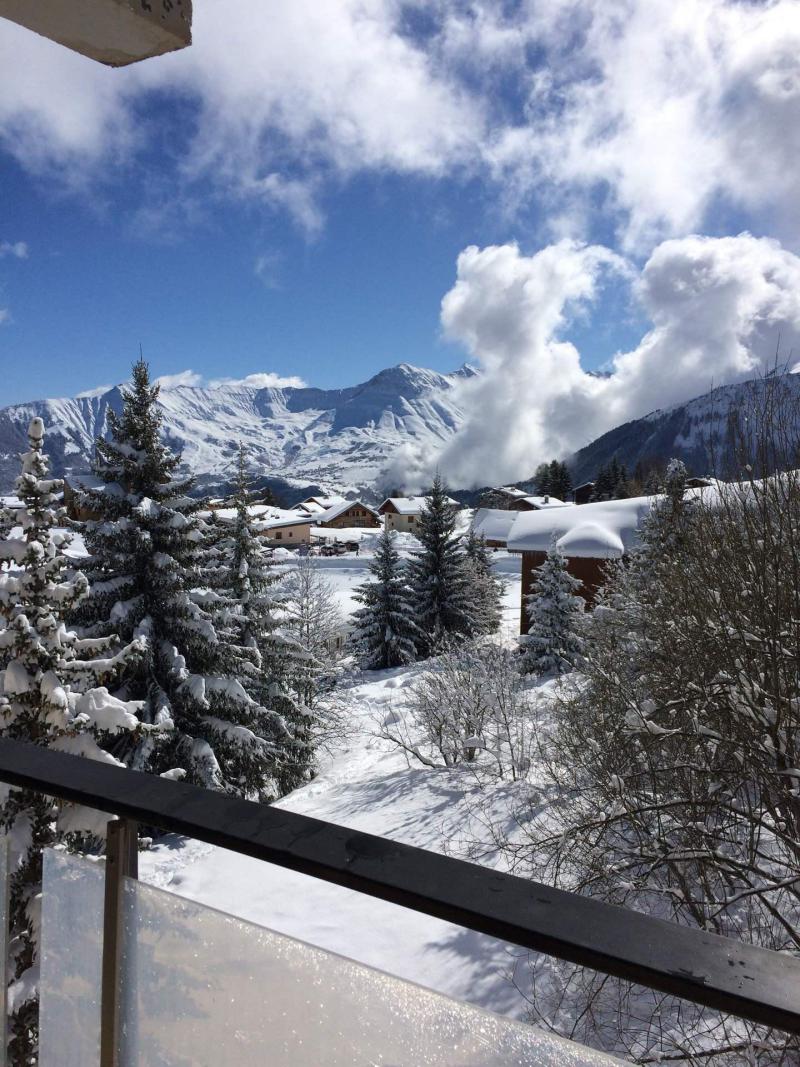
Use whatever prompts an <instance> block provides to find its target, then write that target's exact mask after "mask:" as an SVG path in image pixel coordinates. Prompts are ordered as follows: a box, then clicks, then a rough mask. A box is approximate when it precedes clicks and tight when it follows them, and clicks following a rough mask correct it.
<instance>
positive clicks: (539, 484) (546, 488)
mask: <svg viewBox="0 0 800 1067" xmlns="http://www.w3.org/2000/svg"><path fill="white" fill-rule="evenodd" d="M533 486H534V489H535V490H536V493H537V495H538V496H547V494H548V493H551V492H552V489H551V488H550V464H549V463H540V464H539V466H538V467H537V468H536V472H535V474H534V476H533Z"/></svg>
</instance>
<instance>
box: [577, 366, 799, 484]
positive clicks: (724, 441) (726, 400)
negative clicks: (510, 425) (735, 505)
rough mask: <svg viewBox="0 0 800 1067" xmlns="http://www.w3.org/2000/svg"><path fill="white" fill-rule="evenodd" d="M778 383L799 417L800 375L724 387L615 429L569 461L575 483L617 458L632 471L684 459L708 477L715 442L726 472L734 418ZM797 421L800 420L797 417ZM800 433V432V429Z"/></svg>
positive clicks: (717, 461)
mask: <svg viewBox="0 0 800 1067" xmlns="http://www.w3.org/2000/svg"><path fill="white" fill-rule="evenodd" d="M773 384H777V385H778V387H779V389H780V390H781V391H783V390H785V394H784V395H785V396H786V397H787V399H788V400H789V403H790V404H792V405H796V407H795V412H796V413H800V374H782V375H779V376H778V382H777V383H776V382H775V379H774V378H766V379H758V380H756V381H750V382H740V383H738V384H736V385H724V386H720V387H719V388H717V389H714V390H712V391H711V392H708V393H704V394H703V396H698V397H695V399H694V400H689V401H687V402H686V403H685V404H675V405H674V406H672V407H669V408H661V409H659V410H657V411H652V412H650V414H649V415H645V416H644V417H643V418H641V419H634V420H632V421H631V422H626V423H624V424H623V425H622V426H616V427H615V428H614V429H613V430H609V431H608V433H604V434H603V435H602V436H601V437H598V438H596V439H595V440H594V441H592V442H591V443H590V444H588V445H586V447H585V448H582V449H581V450H580V451H579V452H576V453H575V455H574V456H572V457H571V458H570V459H569V465H570V468H571V470H572V475H573V480H574V481H575V483H576V484H578V483H580V482H583V481H588V480H591V479H592V478H594V476H595V475H596V474H597V469H598V467H600V465H601V464H604V463H608V462H609V460H611V459H612V458H613V457H614V456H616V457H617V458H618V459H619V460H621V461H622V462H623V463H625V465H626V466H627V468H628V470H629V471H633V470H634V469H635V467H636V464H637V463H639V462H641V463H642V464H644V465H645V466H647V464H648V463H649V462H652V461H661V462H663V461H665V460H668V459H670V458H671V457H673V456H676V457H678V458H679V459H682V460H683V461H684V462H685V463H686V465H687V467H688V468H689V470H690V471H692V472H693V473H695V474H704V473H707V472H708V471H709V470H710V469H711V466H712V459H711V457H710V456H709V454H708V448H707V445H708V442H709V441H710V440H712V439H713V440H714V442H715V451H716V456H715V459H716V465H717V466H718V467H720V468H721V470H722V471H723V472H724V470H725V467H726V464H727V463H728V461H729V460H730V458H731V457H730V448H729V435H728V426H729V420H730V417H731V414H732V413H733V412H735V411H737V410H738V411H746V410H747V409H748V407H749V405H750V403H751V402H752V400H753V397H754V396H756V397H757V396H759V395H762V396H763V391H764V389H765V388H768V387H770V385H773ZM795 418H797V415H795ZM798 428H799V429H800V427H798Z"/></svg>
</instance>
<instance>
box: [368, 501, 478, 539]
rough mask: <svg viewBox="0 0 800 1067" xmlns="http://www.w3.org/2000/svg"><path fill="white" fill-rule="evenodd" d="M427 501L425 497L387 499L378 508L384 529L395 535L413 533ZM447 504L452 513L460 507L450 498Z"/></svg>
mask: <svg viewBox="0 0 800 1067" xmlns="http://www.w3.org/2000/svg"><path fill="white" fill-rule="evenodd" d="M427 499H428V498H427V497H425V496H390V497H387V498H386V500H384V502H383V503H382V504H381V506H380V507H379V508H378V512H379V514H381V515H383V522H384V526H385V528H386V529H387V530H394V531H395V532H397V533H413V532H414V530H415V529H416V527H417V524H418V523H419V518H420V515H421V514H422V509H423V508H424V507H425V503H426V501H427ZM447 503H448V504H449V505H450V506H451V507H452V508H453V510H454V511H457V510H458V509H459V508H460V507H461V505H460V504H459V502H458V501H457V500H453V498H452V497H448V498H447Z"/></svg>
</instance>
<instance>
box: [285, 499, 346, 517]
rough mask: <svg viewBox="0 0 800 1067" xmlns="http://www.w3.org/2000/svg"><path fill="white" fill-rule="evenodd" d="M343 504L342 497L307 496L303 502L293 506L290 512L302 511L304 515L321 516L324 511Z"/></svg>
mask: <svg viewBox="0 0 800 1067" xmlns="http://www.w3.org/2000/svg"><path fill="white" fill-rule="evenodd" d="M344 503H345V498H344V497H343V496H307V497H306V498H305V500H298V502H297V503H296V504H293V505H292V507H291V510H292V511H302V512H303V513H304V514H306V515H321V514H322V513H323V512H324V511H329V510H330V509H331V508H335V507H336V506H337V505H338V504H344Z"/></svg>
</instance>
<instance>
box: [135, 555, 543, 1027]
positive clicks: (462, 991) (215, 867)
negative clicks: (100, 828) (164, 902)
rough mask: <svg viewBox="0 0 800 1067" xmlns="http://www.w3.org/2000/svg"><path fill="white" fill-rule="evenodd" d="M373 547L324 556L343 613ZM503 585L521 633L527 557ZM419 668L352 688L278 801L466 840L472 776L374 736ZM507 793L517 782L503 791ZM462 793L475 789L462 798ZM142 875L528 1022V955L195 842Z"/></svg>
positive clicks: (424, 836) (388, 833) (436, 841)
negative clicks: (311, 776)
mask: <svg viewBox="0 0 800 1067" xmlns="http://www.w3.org/2000/svg"><path fill="white" fill-rule="evenodd" d="M370 554H371V553H369V554H368V548H367V546H366V545H365V546H364V553H363V554H361V555H359V556H358V557H355V556H343V557H332V558H322V559H320V566H321V567H322V568H324V570H325V573H326V576H327V577H328V578H329V579H330V580H331V583H332V584H333V586H334V588H335V589H336V593H337V597H338V599H339V602H340V604H341V605H342V607H343V609H344V610H348V609H349V608H351V607H352V605H353V590H354V588H355V586H357V585H358V584H359V583H361V582H363V581H364V580H365V579H366V577H367V566H368V563H369V555H370ZM495 563H496V566H497V570H498V572H499V573H501V574H502V576H503V578H504V580H505V581H506V583H507V584H506V592H505V598H504V620H503V629H504V633H505V634H506V635H507V637H508V638H509V639H510V638H511V637H513V635H514V634H515V633H516V632H517V622H518V618H519V595H520V575H519V570H520V561H519V557H512V556H509V555H508V553H506V552H497V553H495ZM418 670H419V668H418V667H410V668H406V669H399V670H392V671H378V672H369V673H367V674H364V675H362V676H361V677H360V679H359V684H357V685H355V686H353V687H352V688H350V689H348V690H347V698H348V702H349V707H350V709H351V715H350V718H351V723H352V729H351V733H350V736H349V737H348V738H347V739H346V740H345V742H344V743H343V744H342V746H341V747H340V748H339V749H337V750H336V751H334V752H333V753H331V754H329V755H327V756H324V757H323V758H322V761H321V763H322V765H321V769H320V774H319V775H318V777H317V778H316V779H315V780H314V781H313V782H312V783H310V784H309V785H307V786H305V787H304V788H302V789H298V790H297V791H295V792H294V793H292V794H291V795H290V796H288V797H286V798H284V800H283V801H281V804H280V806H281V807H285V808H287V809H289V810H291V811H296V812H300V813H302V814H305V815H311V816H314V817H315V818H319V819H325V820H328V821H330V822H334V823H338V824H340V825H343V826H349V827H352V828H353V829H357V830H363V831H366V832H369V833H373V834H380V835H383V836H385V837H391V838H394V839H395V840H398V841H404V842H406V843H407V844H411V845H417V846H419V847H421V848H428V849H432V850H434V851H436V852H442V851H443V850H445V849H447V848H450V849H452V850H453V851H454V852H455V853H458V851H459V843H460V838H461V836H462V834H463V833H464V829H465V827H466V825H467V824H468V822H469V807H470V800H469V790H470V789H471V788H472V786H471V784H470V782H471V780H470V778H469V776H468V775H463V774H459V773H458V772H453V771H448V770H446V769H441V770H429V769H426V768H422V767H415V766H411V767H409V765H408V763H407V761H406V759H405V757H404V756H403V755H402V754H400V753H399V752H397V751H396V750H394V749H393V748H392V746H391V745H390V744H389V743H388V742H386V741H383V740H380V739H378V738H376V737H375V736H374V733H375V730H376V724H377V723H378V722H380V721H382V719H384V718H385V717H386V715H387V714H389V713H390V712H392V713H394V714H398V715H401V716H402V715H404V714H405V711H404V706H405V696H406V694H407V692H408V685H409V683H410V682H411V681H413V677H414V675H415V673H416V672H417V671H418ZM502 788H504V789H508V788H511V786H503V787H502ZM465 790H467V793H466V794H465ZM140 866H141V877H142V878H143V879H144V880H145V881H148V882H150V883H152V884H154V885H158V886H161V887H162V888H165V889H167V890H170V891H174V892H176V893H178V894H180V895H181V896H185V897H189V898H191V899H192V900H196V901H199V902H200V903H202V904H206V905H208V906H210V907H214V908H218V909H220V910H222V911H225V912H229V913H231V914H233V915H237V916H239V917H241V918H243V919H246V920H249V921H251V922H254V923H258V924H260V925H263V926H266V927H269V928H270V929H272V930H276V931H279V932H281V933H284V934H288V935H290V936H292V937H296V938H298V939H300V940H303V941H306V942H309V943H311V944H313V945H318V946H320V947H321V948H325V949H328V950H330V951H333V952H338V953H341V954H342V955H345V956H349V957H351V958H353V959H356V960H359V961H360V962H362V963H366V964H368V965H370V966H373V967H376V968H379V969H380V970H384V971H388V972H390V973H391V974H395V975H398V976H400V977H402V978H405V979H408V980H410V981H414V982H418V983H420V984H421V985H424V986H427V987H429V988H431V989H435V990H438V991H439V992H442V993H445V994H447V995H449V996H452V997H456V998H459V999H463V1000H467V1001H470V1002H472V1003H474V1004H477V1005H480V1006H482V1007H485V1008H489V1009H491V1010H493V1011H496V1012H500V1013H503V1014H507V1015H511V1016H515V1017H518V1018H522V1017H523V1016H524V1013H525V1002H524V1000H523V998H522V997H521V995H520V994H519V993H518V992H517V990H516V989H515V988H514V985H513V983H512V982H511V981H510V979H509V975H510V973H511V972H513V971H514V970H515V967H522V966H524V954H523V953H521V951H520V950H518V949H515V948H513V947H512V946H509V945H506V944H504V943H502V942H498V941H495V940H493V939H492V938H489V937H484V936H482V935H479V934H475V933H472V932H470V931H467V930H462V929H461V928H459V927H455V926H452V925H450V924H449V923H446V922H442V921H440V920H437V919H433V918H428V917H426V916H423V915H419V914H417V913H415V912H413V911H409V910H407V909H405V908H400V907H398V906H396V905H392V904H388V903H385V902H383V901H379V900H374V899H371V898H369V897H365V896H362V895H360V894H358V893H355V892H352V891H351V890H345V889H341V888H339V887H338V886H333V885H328V884H326V883H324V882H321V881H318V880H317V879H313V878H309V877H306V876H304V875H299V874H295V873H293V872H291V871H285V870H281V869H279V868H277V867H272V866H270V865H269V864H267V863H260V862H258V861H256V860H252V859H248V858H247V857H245V856H239V855H237V854H235V853H231V852H227V851H224V850H222V849H219V848H214V847H212V846H210V845H204V844H200V843H198V842H195V841H185V840H183V839H179V838H170V839H167V840H165V841H162V842H161V843H160V844H159V845H158V846H157V847H155V848H154V849H153V850H152V851H150V852H148V853H145V854H143V855H142V856H141V857H140Z"/></svg>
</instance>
